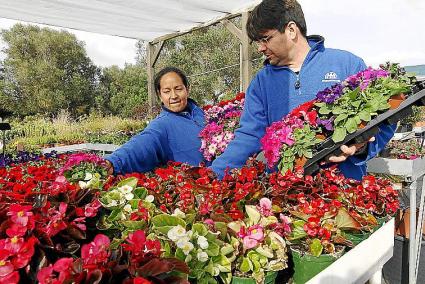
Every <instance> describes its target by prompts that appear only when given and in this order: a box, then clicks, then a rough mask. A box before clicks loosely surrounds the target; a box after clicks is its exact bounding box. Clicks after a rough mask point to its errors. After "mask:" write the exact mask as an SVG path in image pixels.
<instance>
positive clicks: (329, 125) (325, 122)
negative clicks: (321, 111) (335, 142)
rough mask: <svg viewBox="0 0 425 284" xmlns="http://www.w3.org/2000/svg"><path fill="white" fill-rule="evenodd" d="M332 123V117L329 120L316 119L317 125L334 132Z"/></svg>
mask: <svg viewBox="0 0 425 284" xmlns="http://www.w3.org/2000/svg"><path fill="white" fill-rule="evenodd" d="M333 121H334V118H333V117H331V118H330V119H320V118H318V119H317V124H319V125H323V126H324V127H325V129H326V130H328V131H332V130H334V127H333Z"/></svg>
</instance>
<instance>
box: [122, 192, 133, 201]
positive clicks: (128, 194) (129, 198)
mask: <svg viewBox="0 0 425 284" xmlns="http://www.w3.org/2000/svg"><path fill="white" fill-rule="evenodd" d="M124 198H125V199H126V200H132V199H133V198H134V194H133V193H127V194H125V195H124Z"/></svg>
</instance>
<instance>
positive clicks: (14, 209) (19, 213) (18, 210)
mask: <svg viewBox="0 0 425 284" xmlns="http://www.w3.org/2000/svg"><path fill="white" fill-rule="evenodd" d="M31 209H32V206H31V205H26V206H25V205H19V204H12V205H10V208H9V211H8V212H7V215H8V216H11V217H10V219H11V220H12V222H13V223H16V224H18V225H21V226H24V227H26V226H27V225H28V223H31V222H29V221H30V217H32V216H33V213H32V212H31Z"/></svg>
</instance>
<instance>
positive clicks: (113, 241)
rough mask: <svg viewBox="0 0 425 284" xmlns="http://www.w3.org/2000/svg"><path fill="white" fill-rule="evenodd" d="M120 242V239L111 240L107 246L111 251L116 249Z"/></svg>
mask: <svg viewBox="0 0 425 284" xmlns="http://www.w3.org/2000/svg"><path fill="white" fill-rule="evenodd" d="M122 242H123V240H121V239H117V238H113V240H112V241H111V244H110V245H109V248H110V249H113V250H114V249H118V248H119V246H120V245H121V243H122Z"/></svg>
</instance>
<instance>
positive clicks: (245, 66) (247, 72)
mask: <svg viewBox="0 0 425 284" xmlns="http://www.w3.org/2000/svg"><path fill="white" fill-rule="evenodd" d="M248 16H249V12H243V13H242V21H241V22H242V39H241V45H240V64H241V65H240V82H241V84H240V89H241V91H242V92H246V90H247V89H248V86H249V83H250V81H251V76H252V61H251V60H252V52H251V48H250V45H251V44H250V40H249V37H248V33H247V31H246V24H247V22H248Z"/></svg>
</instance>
